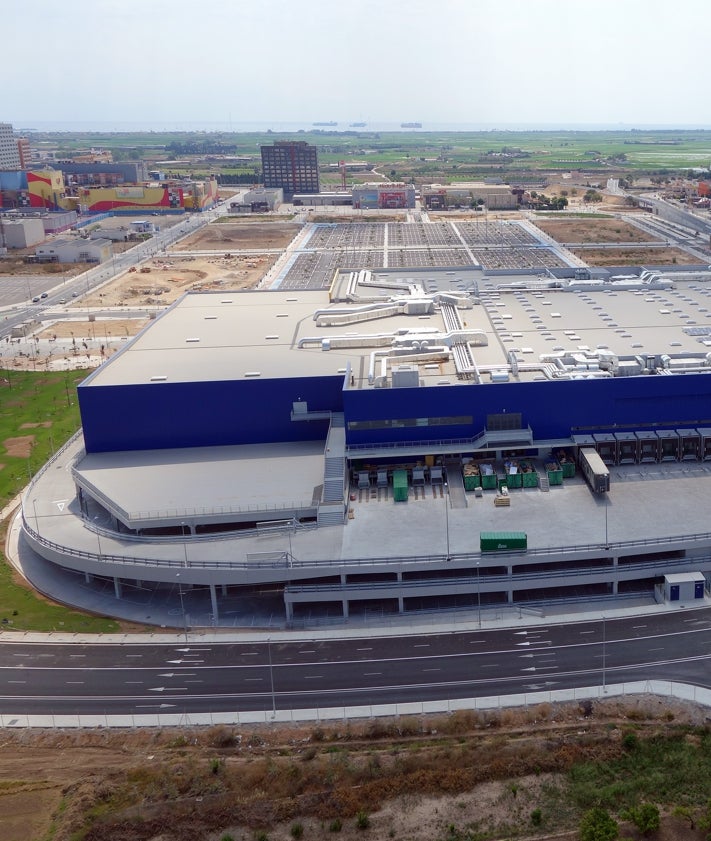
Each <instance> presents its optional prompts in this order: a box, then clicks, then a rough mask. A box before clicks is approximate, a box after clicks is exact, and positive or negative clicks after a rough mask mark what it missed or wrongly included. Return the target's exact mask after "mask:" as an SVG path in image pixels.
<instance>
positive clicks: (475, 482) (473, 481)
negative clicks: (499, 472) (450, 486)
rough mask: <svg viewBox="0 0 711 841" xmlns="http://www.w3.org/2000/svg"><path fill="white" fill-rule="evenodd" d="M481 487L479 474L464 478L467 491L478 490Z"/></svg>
mask: <svg viewBox="0 0 711 841" xmlns="http://www.w3.org/2000/svg"><path fill="white" fill-rule="evenodd" d="M479 485H481V477H480V476H479V474H478V473H476V474H474V473H471V474H469V476H465V477H464V490H465V491H473V490H474V488H478V487H479Z"/></svg>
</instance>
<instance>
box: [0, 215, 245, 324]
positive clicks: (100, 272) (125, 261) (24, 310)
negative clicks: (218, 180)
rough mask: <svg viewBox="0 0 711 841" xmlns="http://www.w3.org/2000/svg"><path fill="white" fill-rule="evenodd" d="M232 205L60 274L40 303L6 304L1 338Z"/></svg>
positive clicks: (141, 260)
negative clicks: (83, 269)
mask: <svg viewBox="0 0 711 841" xmlns="http://www.w3.org/2000/svg"><path fill="white" fill-rule="evenodd" d="M228 206H229V200H228V201H226V202H223V203H222V204H220V205H218V206H217V207H215V208H213V209H212V210H207V211H205V212H204V213H200V214H196V215H190V216H185V218H184V219H183V220H182V221H181V222H179V223H178V224H176V225H173V226H172V227H170V228H167V229H165V230H163V231H159V232H158V233H157V234H155V235H154V236H153V237H152V238H151V239H149V240H146V241H145V242H141V243H139V244H138V245H136V246H135V247H134V248H131V249H129V250H128V251H124V252H123V253H121V254H117V255H116V256H114V257H112V258H111V260H107V261H106V262H105V263H102V264H101V265H98V266H95V267H94V268H91V269H89V270H88V271H86V272H83V273H82V274H80V275H77V276H76V277H73V278H71V279H69V280H66V281H65V282H64V281H62V278H61V277H60V276H57V288H56V291H54V292H51V293H50V294H49V295H48V297H47V298H45V299H43V300H42V301H40V302H39V303H36V304H33V303H29V302H28V303H26V304H22V305H17V306H13V307H10V308H7V307H6V308H4V310H2V312H3V319H2V320H0V339H2V338H4V337H5V336H8V335H10V333H11V332H12V328H13V327H15V326H17V325H19V324H22V323H23V322H25V321H28V320H29V319H37V320H42V319H45V318H47V313H48V311H49V310H52V309H53V308H56V307H57V306H61V304H60V301H62V300H66V301H69V300H71V299H72V298H75V299H76V298H81V297H82V296H83V295H85V294H87V293H89V292H90V291H91V290H92V289H95V288H96V287H98V286H101V285H102V284H103V283H106V282H107V281H109V280H111V279H112V278H114V277H116V276H117V275H119V274H122V273H123V272H125V271H126V270H127V269H129V268H131V266H136V265H138V264H139V263H142V262H143V261H144V260H146V259H147V258H149V257H151V256H152V255H154V254H157V253H158V252H162V251H165V250H167V249H168V248H169V247H170V246H172V245H174V244H175V243H176V242H178V240H181V239H183V238H185V237H187V236H189V235H190V234H192V233H194V232H195V231H196V230H198V229H199V228H202V227H204V226H205V225H207V224H209V223H210V222H212V221H214V220H215V219H217V218H218V217H219V216H224V215H225V214H226V213H227V209H228Z"/></svg>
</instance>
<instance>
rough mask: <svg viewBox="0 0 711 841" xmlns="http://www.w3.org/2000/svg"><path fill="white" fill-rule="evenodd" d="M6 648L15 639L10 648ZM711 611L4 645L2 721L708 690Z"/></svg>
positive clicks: (0, 654) (0, 655) (710, 683)
mask: <svg viewBox="0 0 711 841" xmlns="http://www.w3.org/2000/svg"><path fill="white" fill-rule="evenodd" d="M10 639H11V638H10ZM710 643H711V610H708V609H706V610H698V611H697V610H694V611H689V612H683V611H680V612H677V613H671V614H655V615H653V616H649V615H648V616H638V617H630V618H624V619H607V620H600V621H582V622H579V623H573V624H565V625H553V624H551V625H548V626H529V627H526V628H521V629H520V630H517V629H499V630H490V629H483V630H474V631H467V632H456V633H455V632H452V633H447V632H442V633H434V634H427V635H417V634H416V635H404V636H385V637H379V636H375V635H373V636H364V637H361V638H352V637H351V638H342V639H338V638H336V639H313V640H304V639H300V640H294V641H288V642H285V641H266V640H263V641H260V642H253V641H250V642H234V641H232V642H216V641H214V640H213V639H210V640H209V641H205V642H201V641H199V642H195V641H192V640H190V641H188V642H184V641H181V642H175V643H173V644H154V643H136V644H131V643H125V644H120V645H119V644H104V643H102V642H101V641H100V640H99V641H97V642H96V643H91V644H73V645H65V644H59V643H58V644H47V643H46V642H44V643H39V644H33V643H26V642H19V641H18V642H7V643H6V644H4V645H0V670H1V671H2V678H3V679H2V685H3V687H4V689H3V690H2V694H1V695H0V713H3V714H11V715H12V714H37V715H49V714H52V715H60V714H75V715H77V714H78V715H91V714H106V715H112V714H113V715H140V714H141V713H150V712H159V711H160V712H168V713H169V712H176V713H188V714H199V713H208V712H214V713H217V712H240V711H245V710H252V711H253V710H267V711H269V710H272V709H275V710H286V709H304V708H314V707H321V708H324V707H339V706H354V705H375V704H396V703H405V702H412V701H433V700H442V699H457V698H477V697H490V696H500V695H508V694H517V693H522V692H535V691H537V690H561V689H567V688H573V687H582V686H593V685H599V684H601V683H608V684H612V683H622V682H628V681H639V680H653V679H657V680H676V681H683V682H686V683H693V684H696V685H699V686H705V687H711V671H710V670H709V659H711V645H710Z"/></svg>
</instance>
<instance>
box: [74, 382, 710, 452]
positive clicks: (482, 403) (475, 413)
mask: <svg viewBox="0 0 711 841" xmlns="http://www.w3.org/2000/svg"><path fill="white" fill-rule="evenodd" d="M342 387H343V379H342V377H341V376H337V377H315V378H294V379H279V380H266V379H265V380H259V381H256V380H255V381H249V380H248V381H244V380H238V381H229V382H203V383H151V384H145V385H131V386H96V385H90V383H89V382H87V383H85V384H83V385H80V386H79V389H78V393H79V405H80V408H81V414H82V423H83V427H84V439H85V442H86V448H87V452H102V451H116V450H143V449H160V448H171V447H203V446H218V445H227V444H249V443H265V442H274V441H299V440H317V439H322V438H325V436H326V431H327V428H328V424H327V422H325V421H318V422H316V421H309V422H293V421H292V420H291V408H292V403H293V402H294V401H295V400H305V401H306V402H307V403H308V406H309V409H311V410H331V411H344V412H345V415H346V437H347V441H348V443H349V444H351V445H357V444H371V443H387V442H396V441H428V440H431V441H436V440H440V439H447V438H468V437H472V436H474V435H477V434H478V433H479V432H481V431H482V430H483V429H484V428H485V426H486V416H487V415H488V414H499V413H503V412H508V413H513V412H517V413H521V415H522V419H523V424H524V426H525V425H528V426H530V427H531V428H532V429H533V432H534V435H535V437H536V438H537V439H545V438H567V437H568V436H569V435H571V433H576V432H588V431H592V432H594V431H596V430H618V431H622V430H625V429H645V428H647V429H653V428H676V427H696V426H706V427H711V372H710V373H709V374H698V375H685V376H682V375H677V376H668V377H666V376H665V377H662V376H648V377H629V378H619V379H606V380H567V381H566V380H563V381H558V382H549V381H546V382H535V383H496V384H486V385H479V386H477V385H460V386H435V387H429V388H398V389H392V388H386V389H370V390H368V389H346V390H345V391H343V390H342ZM457 415H471V416H472V418H473V420H472V423H471V425H470V426H465V425H459V426H415V427H399V428H394V429H377V430H373V429H369V430H357V431H353V430H351V429H349V428H348V422H349V421H353V420H372V419H391V418H428V417H442V416H457Z"/></svg>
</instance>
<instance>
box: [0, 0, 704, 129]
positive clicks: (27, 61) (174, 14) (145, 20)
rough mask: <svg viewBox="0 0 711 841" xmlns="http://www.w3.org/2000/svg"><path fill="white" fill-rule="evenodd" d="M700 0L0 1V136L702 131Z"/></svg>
mask: <svg viewBox="0 0 711 841" xmlns="http://www.w3.org/2000/svg"><path fill="white" fill-rule="evenodd" d="M710 22H711V3H709V0H674V2H669V0H596V1H595V2H594V3H583V2H582V0H91V1H90V0H63V2H62V0H31V2H30V1H29V0H2V9H1V10H0V40H1V42H2V53H3V56H2V58H3V65H2V67H3V73H2V78H3V82H2V85H0V122H10V123H12V124H13V125H14V126H15V127H16V128H20V127H28V128H29V127H34V126H38V125H44V126H46V125H47V124H50V123H55V124H59V123H61V124H63V125H66V126H75V127H85V128H87V127H91V126H96V127H98V128H100V127H102V126H104V125H106V124H109V123H110V124H119V123H142V124H147V125H152V124H155V126H156V127H157V128H158V127H164V126H167V125H171V126H172V127H178V128H179V127H181V126H185V127H188V126H190V127H194V126H196V125H199V124H204V125H205V126H209V125H210V124H216V123H220V124H222V127H232V126H233V127H234V128H235V129H237V128H239V124H244V123H265V124H270V123H274V124H275V125H276V124H278V123H290V122H303V123H306V124H310V123H311V122H313V121H337V122H339V123H348V122H353V121H364V122H368V123H372V124H374V123H394V124H399V123H400V122H401V121H418V122H422V123H423V125H425V127H426V126H427V125H430V126H432V127H434V126H443V125H448V124H449V125H451V124H459V125H464V124H466V125H477V126H482V127H489V128H493V127H502V128H506V127H513V126H516V127H525V126H529V127H532V126H553V125H555V126H560V127H575V126H585V125H591V126H602V125H604V126H608V127H613V126H616V125H618V124H619V125H621V126H625V127H630V126H652V125H653V126H669V127H688V126H709V125H711V114H709V112H708V109H707V107H706V105H707V100H708V82H707V78H708V72H707V71H706V69H705V66H704V65H705V63H706V60H707V59H706V48H705V40H704V39H705V33H706V32H707V31H708V24H709V23H710Z"/></svg>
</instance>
